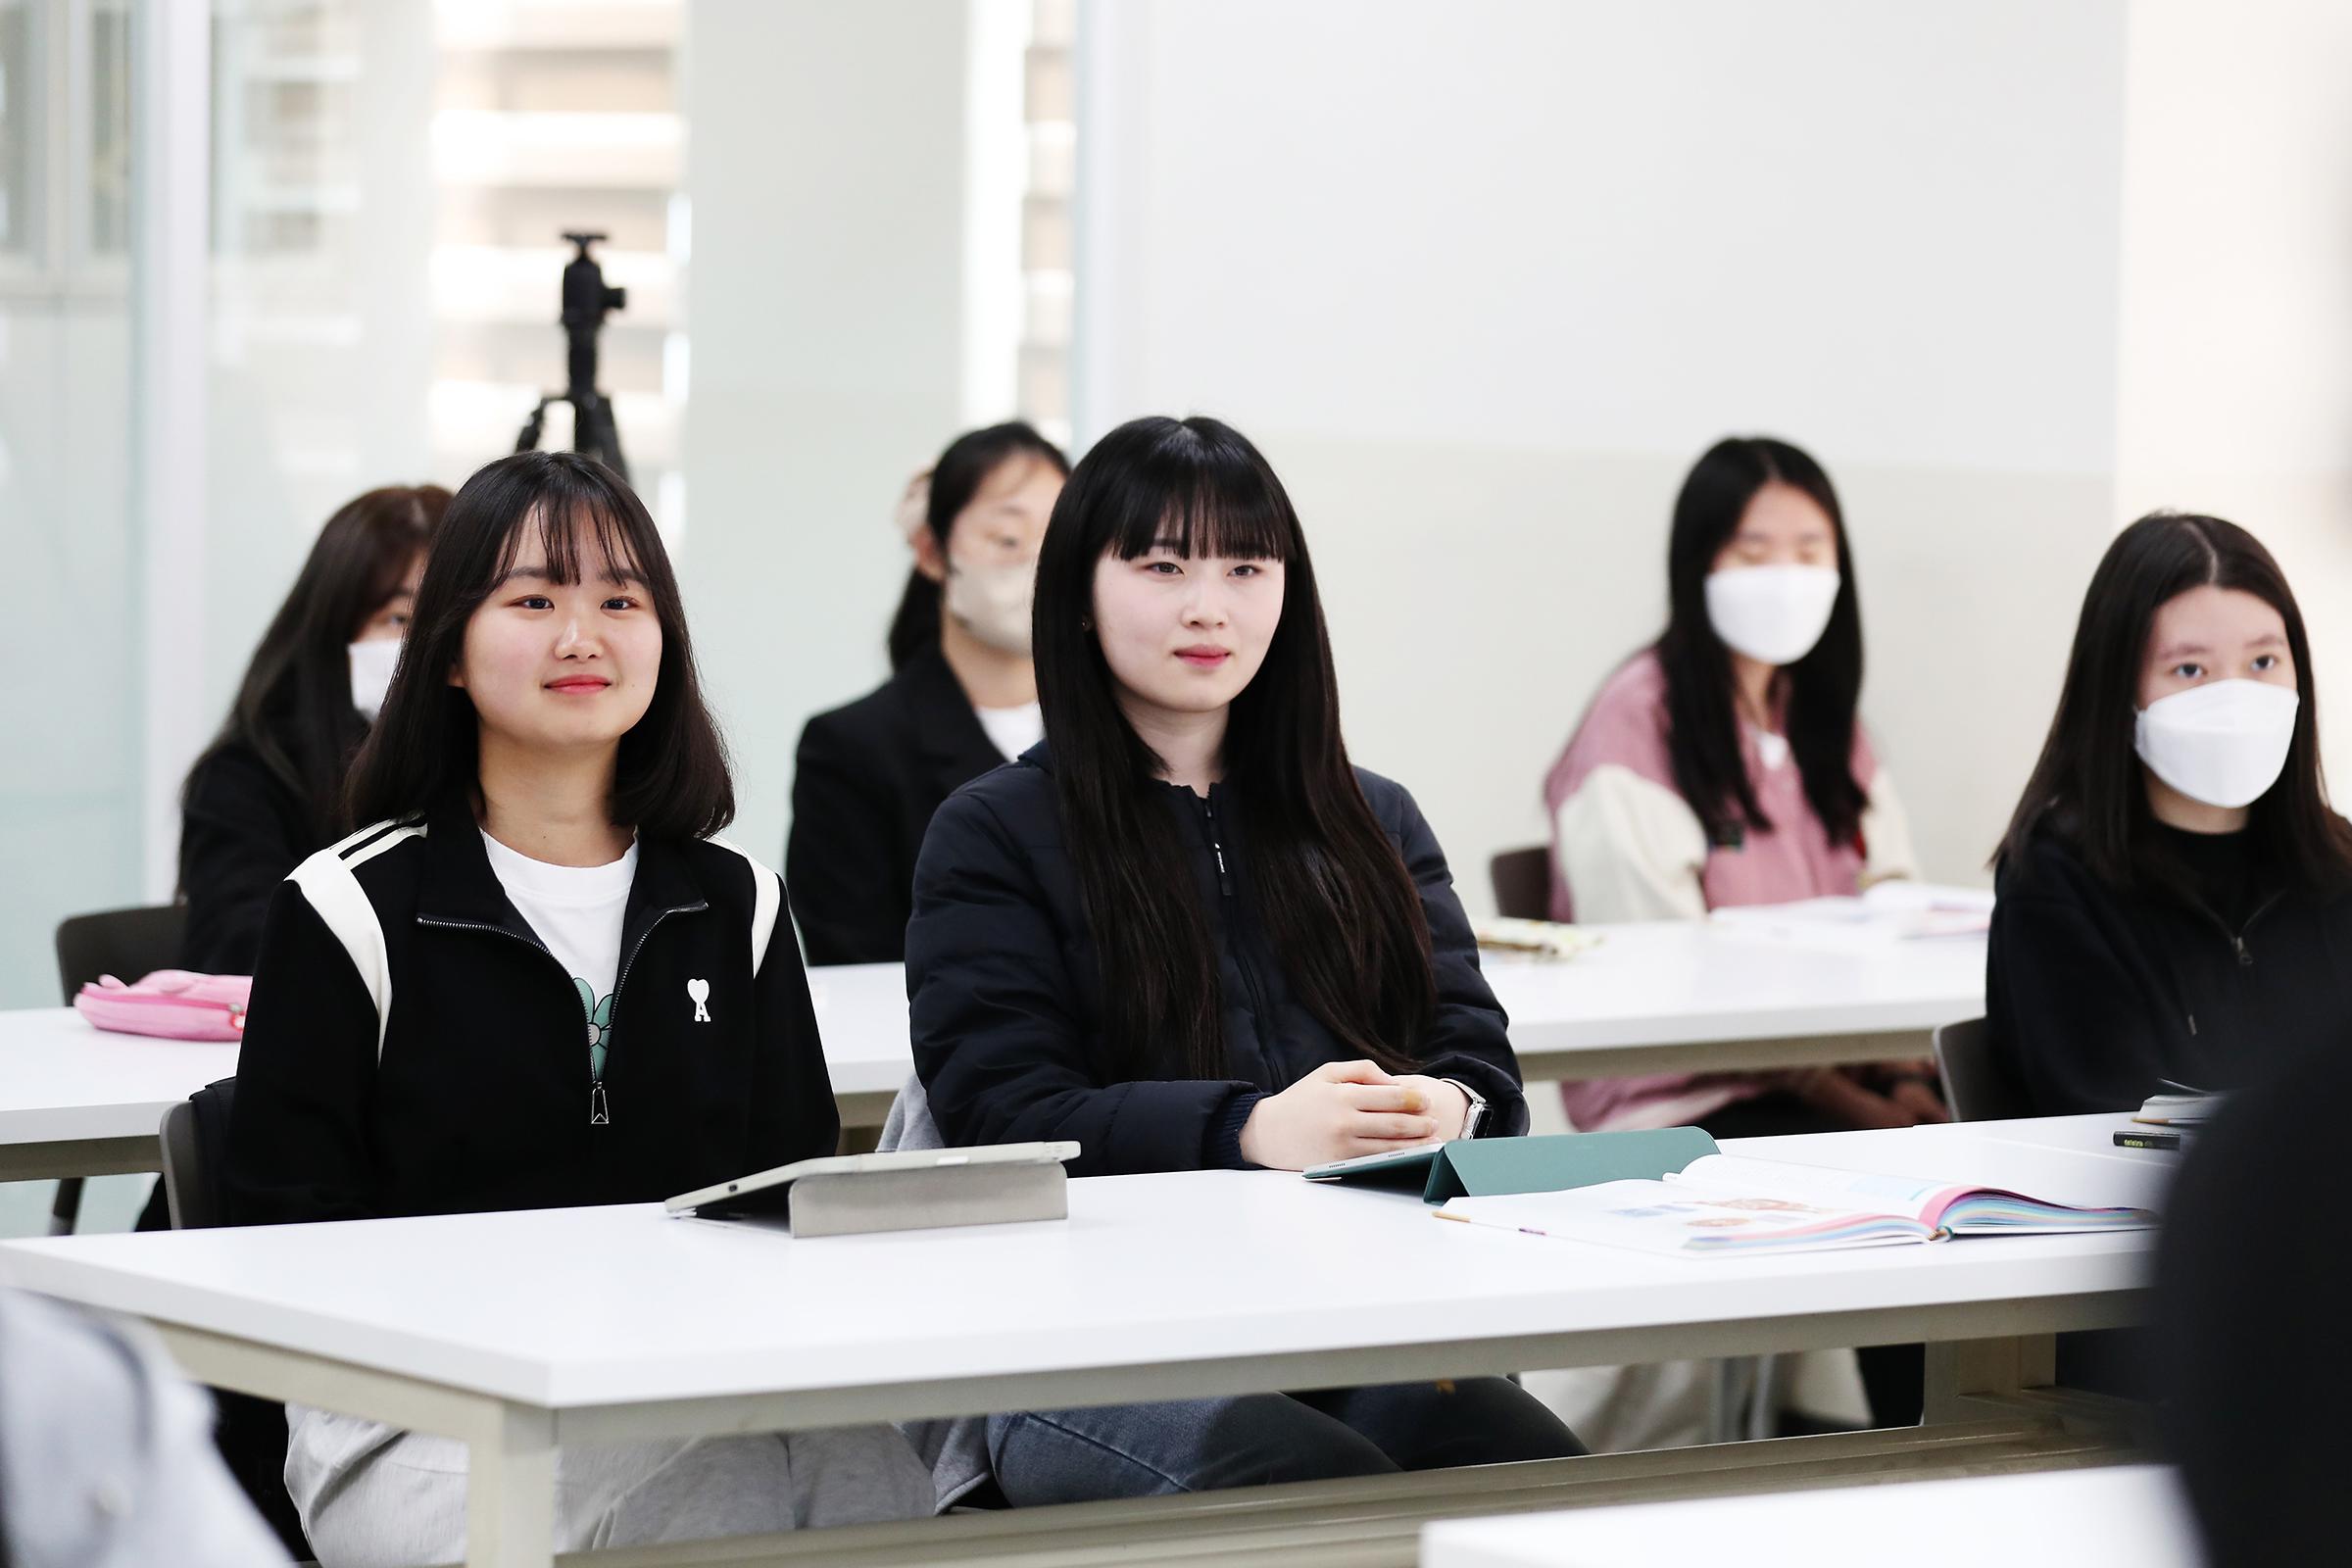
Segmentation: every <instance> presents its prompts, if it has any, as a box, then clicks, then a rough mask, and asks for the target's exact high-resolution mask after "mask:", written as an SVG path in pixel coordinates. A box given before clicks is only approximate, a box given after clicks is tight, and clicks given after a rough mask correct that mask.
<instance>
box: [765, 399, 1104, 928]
mask: <svg viewBox="0 0 2352 1568" xmlns="http://www.w3.org/2000/svg"><path fill="white" fill-rule="evenodd" d="M1069 467H1070V465H1069V461H1068V460H1067V459H1066V458H1064V457H1063V456H1062V454H1061V451H1060V449H1059V448H1057V447H1055V446H1054V444H1053V443H1052V442H1051V441H1048V440H1047V439H1046V438H1045V437H1044V436H1042V435H1039V434H1038V433H1037V432H1036V431H1035V430H1033V429H1031V428H1030V427H1029V426H1028V425H1026V424H1019V423H1012V424H998V425H991V426H989V427H988V428H986V429H983V430H972V431H969V432H967V433H965V434H963V435H960V436H958V437H956V440H955V441H954V442H952V443H950V444H949V447H948V449H947V451H945V452H943V453H941V454H940V457H939V462H938V463H937V464H936V465H934V466H932V467H930V468H929V469H927V470H925V471H924V472H922V473H919V474H917V475H915V477H914V478H913V480H911V481H910V482H909V483H908V485H907V492H906V494H905V496H904V497H902V499H901V503H900V526H901V527H902V529H903V530H904V531H905V532H906V534H907V546H908V548H909V549H911V550H912V551H913V552H914V568H913V570H912V571H911V572H910V573H909V574H908V576H907V591H906V593H905V595H904V596H903V597H902V598H901V600H900V603H899V611H898V615H897V618H896V619H895V620H894V621H893V622H892V624H891V628H890V665H891V671H892V673H891V677H890V679H889V680H888V681H886V682H884V683H883V684H882V686H881V687H880V688H879V689H877V690H875V691H872V692H869V693H868V694H866V695H865V696H864V697H861V698H859V699H858V701H857V702H854V703H851V704H849V705H848V706H847V707H844V708H837V709H835V710H833V711H830V712H826V713H819V714H817V715H816V716H815V717H814V718H812V719H810V720H809V725H808V727H807V728H806V729H805V730H803V731H802V732H801V746H800V754H799V758H798V760H797V762H796V764H795V771H794V774H793V784H792V832H791V837H790V841H789V842H788V844H787V845H786V848H785V855H784V875H785V880H786V881H787V882H789V883H790V884H791V886H792V907H793V912H794V914H795V915H797V916H798V917H799V919H800V924H801V937H802V940H803V942H804V943H806V945H807V947H808V953H809V962H810V963H882V962H889V961H893V960H895V959H897V958H899V957H900V956H903V955H904V953H905V951H906V943H907V911H908V907H909V900H910V897H911V894H910V889H911V887H912V885H913V881H914V857H915V853H916V852H917V851H918V850H920V849H921V848H922V843H923V830H924V829H925V828H926V827H928V826H929V825H930V823H931V813H932V812H934V811H936V810H938V809H939V803H940V802H942V801H944V800H946V799H947V798H948V797H949V795H951V794H953V793H954V792H955V791H956V789H957V788H959V787H960V786H962V785H963V784H965V783H966V782H968V781H970V780H971V779H974V778H977V777H978V776H979V775H981V774H982V773H985V772H987V771H988V770H989V769H990V768H992V767H997V766H1000V765H1002V764H1003V763H1005V762H1006V761H1009V760H1012V759H1014V758H1017V757H1019V756H1020V755H1021V754H1022V753H1023V752H1025V751H1027V750H1028V749H1029V748H1030V747H1032V746H1035V745H1036V744H1037V743H1038V742H1039V741H1040V740H1041V739H1043V738H1044V736H1045V719H1044V716H1043V714H1042V712H1041V711H1040V710H1039V708H1038V705H1037V674H1036V670H1035V668H1034V666H1033V665H1032V664H1031V663H1030V660H1029V602H1030V598H1031V594H1032V592H1033V587H1034V583H1035V580H1036V576H1037V551H1038V543H1039V541H1040V540H1042V539H1043V538H1044V537H1045V532H1046V519H1047V518H1048V517H1050V516H1052V515H1053V513H1054V499H1055V498H1056V497H1057V496H1059V495H1060V494H1061V482H1062V478H1063V476H1064V475H1066V474H1067V473H1068V472H1069Z"/></svg>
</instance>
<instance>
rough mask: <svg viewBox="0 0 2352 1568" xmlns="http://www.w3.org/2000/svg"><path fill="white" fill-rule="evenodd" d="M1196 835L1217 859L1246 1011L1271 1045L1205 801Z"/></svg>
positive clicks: (1213, 814) (1268, 1021)
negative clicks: (1247, 1000)
mask: <svg viewBox="0 0 2352 1568" xmlns="http://www.w3.org/2000/svg"><path fill="white" fill-rule="evenodd" d="M1201 834H1202V835H1203V836H1204V837H1205V838H1206V839H1207V840H1208V852H1209V854H1211V855H1213V856H1215V857H1216V858H1217V891H1218V892H1219V893H1220V894H1222V895H1223V896H1224V898H1225V903H1226V914H1225V928H1226V930H1227V931H1228V932H1229V933H1231V937H1232V941H1233V961H1234V966H1235V967H1236V968H1238V969H1240V970H1241V971H1242V986H1243V988H1244V989H1245V990H1247V991H1248V992H1249V993H1250V1013H1251V1014H1252V1015H1253V1016H1255V1017H1256V1019H1257V1020H1258V1025H1259V1027H1260V1028H1261V1029H1263V1030H1265V1031H1266V1041H1267V1044H1268V1045H1271V1044H1272V1041H1273V1038H1274V1037H1273V1033H1272V1031H1273V1026H1274V1020H1273V1019H1272V1018H1270V1017H1268V1016H1267V1015H1266V999H1265V996H1264V994H1263V993H1262V992H1261V991H1259V990H1258V985H1257V970H1256V968H1255V967H1254V966H1253V965H1252V964H1251V963H1250V955H1249V951H1248V948H1247V947H1246V945H1245V944H1244V943H1243V942H1242V940H1241V903H1240V901H1239V899H1238V898H1236V896H1235V894H1234V890H1233V872H1232V871H1231V870H1230V869H1229V868H1228V867H1227V866H1226V864H1225V844H1224V841H1223V840H1222V839H1220V838H1219V837H1218V836H1217V809H1216V806H1215V805H1214V803H1212V802H1210V801H1207V800H1203V801H1201ZM1269 1059H1270V1058H1269Z"/></svg>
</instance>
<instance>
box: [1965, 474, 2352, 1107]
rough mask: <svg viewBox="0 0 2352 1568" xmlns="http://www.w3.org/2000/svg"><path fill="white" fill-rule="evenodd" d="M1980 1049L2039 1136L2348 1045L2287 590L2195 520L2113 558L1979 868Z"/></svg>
mask: <svg viewBox="0 0 2352 1568" xmlns="http://www.w3.org/2000/svg"><path fill="white" fill-rule="evenodd" d="M1996 866H1997V887H1998V890H1999V894H2000V898H1999V902H1998V903H1997V904H1996V906H1995V907H1994V910H1993V916H1992V940H1991V948H1990V954H1989V958H1988V962H1987V968H1986V973H1985V993H1986V1010H1987V1015H1988V1019H1989V1023H1990V1028H1991V1032H1992V1040H1993V1048H1994V1051H1995V1053H1996V1054H1997V1055H1998V1057H1999V1058H2000V1059H2001V1060H2002V1062H2003V1063H2004V1064H2005V1066H2006V1069H2007V1071H2008V1072H2009V1074H2010V1076H2011V1077H2012V1079H2013V1080H2014V1083H2015V1086H2016V1087H2017V1088H2018V1089H2019V1090H2020V1091H2022V1092H2023V1094H2024V1095H2025V1096H2026V1097H2027V1099H2028V1100H2029V1102H2030V1103H2032V1105H2033V1107H2034V1110H2036V1111H2037V1112H2040V1113H2044V1114H2052V1115H2055V1114H2062V1113H2070V1112H2077V1111H2105V1110H2124V1109H2129V1108H2132V1107H2136V1106H2137V1105H2138V1104H2139V1103H2140V1102H2141V1101H2142V1100H2144V1099H2146V1098H2147V1097H2148V1096H2149V1095H2152V1094H2155V1093H2158V1092H2159V1091H2160V1090H2161V1088H2162V1086H2163V1083H2164V1081H2165V1080H2166V1079H2172V1080H2174V1081H2176V1082H2180V1083H2188V1084H2193V1085H2196V1086H2198V1087H2200V1088H2210V1089H2224V1088H2230V1087H2235V1086H2239V1085H2243V1084H2246V1083H2250V1082H2252V1081H2254V1080H2256V1079H2258V1078H2261V1077H2263V1076H2265V1075H2267V1074H2268V1073H2270V1072H2271V1071H2273V1070H2275V1069H2277V1068H2278V1067H2280V1066H2282V1065H2284V1064H2285V1063H2286V1062H2287V1061H2288V1060H2290V1059H2291V1058H2292V1057H2293V1056H2294V1055H2296V1054H2299V1053H2301V1052H2303V1051H2306V1050H2311V1049H2315V1048H2316V1049H2336V1050H2341V1049H2342V1048H2343V1046H2344V1044H2345V1040H2346V1037H2347V1035H2348V1034H2352V900H2348V899H2347V897H2346V895H2347V893H2352V824H2347V823H2346V822H2345V820H2344V819H2343V818H2342V817H2341V816H2339V815H2337V814H2336V812H2335V810H2334V809H2332V808H2331V807H2330V806H2329V805H2328V802H2327V786H2326V783H2325V781H2324V780H2323V779H2322V777H2321V770H2320V742H2319V698H2318V695H2317V693H2316V692H2315V691H2314V690H2313V686H2312V665H2311V646H2310V642H2309V639H2308V638H2307V637H2306V635H2305V633H2304V629H2303V614H2302V612H2301V611H2300V610H2298V609H2297V608H2296V605H2295V598H2294V594H2293V593H2292V591H2290V590H2289V589H2288V587H2287V583H2286V577H2285V574H2284V573H2283V572H2281V571H2280V570H2279V569H2278V563H2277V562H2276V561H2274V560H2273V559H2272V558H2271V554H2270V552H2269V551H2267V550H2265V549H2264V548H2263V547H2262V545H2261V543H2260V542H2259V541H2258V540H2256V539H2255V537H2254V536H2253V535H2252V534H2250V533H2248V532H2246V531H2245V530H2244V529H2243V528H2239V527H2236V526H2234V525H2232V524H2230V523H2228V522H2224V521H2223V520H2221V519H2220V518H2218V517H2205V516H2188V515H2174V514H2167V513H2157V514H2153V515H2149V516H2145V517H2142V518H2140V519H2139V520H2138V521H2137V522H2134V523H2133V524H2131V527H2129V528H2127V529H2125V530H2124V531H2123V532H2122V533H2120V534H2118V535H2117V536H2116V539H2115V542H2114V543H2113V544H2112V545H2110V546H2109V547H2108V550H2107V554H2106V557H2105V558H2104V559H2103V560H2102V561H2101V562H2100V563H2099V566H2098V570H2097V571H2096V572H2095V573H2094V574H2093V575H2092V577H2091V580H2090V587H2089V590H2088V591H2087V592H2086V593H2085V594H2084V595H2083V597H2082V616H2081V619H2080V620H2079V621H2078V622H2077V624H2076V628H2075V645H2074V652H2073V655H2072V657H2071V658H2070V659H2069V660H2068V662H2067V669H2066V681H2065V685H2064V686H2063V688H2062V689H2061V691H2060V693H2059V698H2058V711H2057V713H2056V715H2055V716H2054V717H2053V718H2052V719H2051V721H2050V733H2049V739H2048V740H2047V741H2046V742H2045V743H2044V744H2043V747H2042V752H2041V760H2039V761H2038V762H2037V763H2036V764H2035V765H2034V775H2033V778H2032V780H2031V781H2030V782H2029V783H2028V784H2027V785H2026V789H2025V794H2024V796H2023V798H2022V799H2020V800H2019V802H2018V807H2017V812H2016V814H2015V816H2014V817H2013V818H2012V820H2011V822H2010V825H2009V831H2008V835H2007V837H2005V838H2004V839H2003V840H2002V842H2001V848H2000V852H1999V855H1998V857H1997V858H1996Z"/></svg>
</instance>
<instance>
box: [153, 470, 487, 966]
mask: <svg viewBox="0 0 2352 1568" xmlns="http://www.w3.org/2000/svg"><path fill="white" fill-rule="evenodd" d="M448 506H449V492H448V491H446V490H444V489H442V488H441V487H440V486H439V485H431V484H427V485H414V486H412V485H389V486H386V487H384V488H382V489H378V490H370V491H368V493H367V494H365V495H362V496H357V497H354V498H353V499H352V500H350V501H347V502H345V503H344V504H343V505H342V507H340V508H339V509H337V511H336V513H335V515H333V516H331V517H329V518H327V519H326V526H325V527H323V528H321V529H319V538H318V542H317V543H315V544H313V545H312V546H311V554H310V558H309V559H308V560H306V561H305V562H304V563H303V564H302V570H301V572H300V573H299V574H297V575H296V577H295V579H294V586H293V588H292V589H290V590H289V591H288V592H287V594H286V599H285V603H284V604H281V605H279V606H278V607H277V613H276V614H274V615H272V616H271V617H270V629H269V630H268V631H266V632H264V633H263V634H262V642H261V646H260V647H259V648H257V649H255V650H254V655H253V661H252V662H251V663H249V664H248V665H247V666H246V668H245V678H244V680H243V681H242V682H240V683H239V685H238V687H237V698H236V701H235V703H234V704H232V705H231V706H230V708H229V711H228V720H227V722H226V723H224V724H223V725H221V733H220V734H219V735H218V736H216V737H215V738H214V740H213V743H212V744H211V745H210V746H208V747H206V748H205V751H204V755H203V756H202V757H200V758H198V759H197V760H196V764H195V765H194V766H193V767H191V768H190V769H189V770H188V779H187V783H186V785H185V786H184V787H183V788H182V790H181V791H180V827H179V886H180V890H181V891H182V892H184V893H185V894H186V895H187V899H188V926H187V938H186V941H185V943H184V944H183V946H182V948H181V952H180V963H181V966H182V967H184V968H189V969H198V970H202V971H205V972H207V973H212V974H251V973H252V972H253V960H254V956H255V955H256V954H257V953H258V952H259V951H260V950H261V943H262V917H263V916H264V915H265V914H267V913H268V912H269V910H270V895H271V894H272V893H274V892H275V891H276V889H277V885H278V883H280V882H282V881H284V880H285V875H286V873H287V872H288V871H291V870H293V869H294V867H295V866H296V865H298V864H300V863H301V861H302V859H303V858H304V857H306V856H308V855H311V854H313V853H314V852H316V851H318V850H319V849H322V848H324V847H325V846H327V845H329V844H332V843H333V842H334V841H335V840H336V839H338V838H340V837H342V836H343V835H344V834H345V833H346V832H348V831H350V828H351V824H350V822H349V821H347V820H346V819H345V817H344V815H343V784H344V777H345V773H346V771H347V769H348V768H349V767H350V764H351V760H352V758H353V756H354V755H355V754H356V753H357V752H358V751H359V749H360V742H361V741H362V740H364V739H366V738H367V735H368V725H369V724H370V723H372V722H374V719H375V715H376V712H377V711H378V710H380V709H381V708H382V707H383V703H384V692H385V690H386V689H387V688H388V687H389V686H390V685H391V683H392V667H393V665H394V664H395V663H396V662H398V661H399V659H400V641H401V638H402V637H403V636H405V635H406V634H407V631H408V626H409V612H410V609H411V607H412V605H413V604H414V601H415V599H416V595H417V575H418V574H419V573H420V572H422V571H423V570H424V551H425V546H426V545H427V544H428V543H429V542H430V541H431V539H432V533H433V529H434V527H435V526H437V525H438V524H439V522H440V520H441V514H442V513H443V512H444V511H445V510H446V509H447V508H448ZM126 978H134V979H135V978H136V977H135V976H127V977H126Z"/></svg>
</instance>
